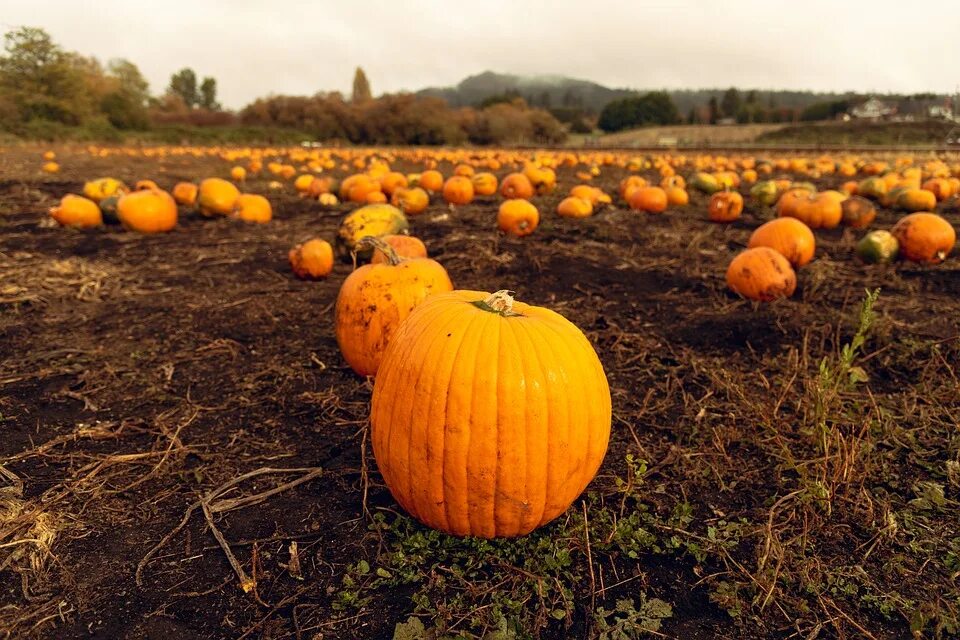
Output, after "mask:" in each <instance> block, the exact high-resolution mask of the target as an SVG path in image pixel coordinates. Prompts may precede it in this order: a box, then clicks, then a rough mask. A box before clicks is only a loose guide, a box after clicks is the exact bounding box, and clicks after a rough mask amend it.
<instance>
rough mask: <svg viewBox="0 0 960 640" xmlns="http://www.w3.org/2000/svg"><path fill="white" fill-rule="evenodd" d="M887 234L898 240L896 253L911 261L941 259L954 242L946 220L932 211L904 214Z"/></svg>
mask: <svg viewBox="0 0 960 640" xmlns="http://www.w3.org/2000/svg"><path fill="white" fill-rule="evenodd" d="M890 233H892V234H893V237H895V238H896V239H897V241H898V242H899V243H900V256H901V257H903V258H906V259H907V260H912V261H913V262H925V263H929V264H936V263H938V262H943V261H944V260H945V259H946V257H947V256H948V255H950V252H951V251H953V245H954V244H956V242H957V233H956V231H954V229H953V227H952V226H951V225H950V223H949V222H947V221H946V220H944V219H943V218H941V217H940V216H938V215H937V214H935V213H927V212H921V213H911V214H910V215H908V216H904V217H902V218H900V220H898V221H897V224H895V225H893V229H891V230H890Z"/></svg>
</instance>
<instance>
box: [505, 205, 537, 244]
mask: <svg viewBox="0 0 960 640" xmlns="http://www.w3.org/2000/svg"><path fill="white" fill-rule="evenodd" d="M538 224H540V212H539V211H538V210H537V208H536V207H535V206H533V205H532V204H531V203H530V202H529V201H528V200H524V199H522V198H514V199H513V200H505V201H504V202H503V203H502V204H501V205H500V209H499V210H498V211H497V228H498V229H500V231H503V232H504V233H509V234H510V235H512V236H518V237H521V236H528V235H530V234H531V233H533V232H534V230H535V229H536V228H537V225H538Z"/></svg>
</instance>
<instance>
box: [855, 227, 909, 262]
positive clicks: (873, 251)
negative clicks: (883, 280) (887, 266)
mask: <svg viewBox="0 0 960 640" xmlns="http://www.w3.org/2000/svg"><path fill="white" fill-rule="evenodd" d="M856 251H857V256H858V257H859V258H860V259H861V260H863V261H864V262H869V263H871V264H873V263H877V262H890V261H892V260H895V259H896V258H897V254H898V253H899V251H900V243H899V242H898V241H897V239H896V238H895V237H894V235H893V234H892V233H890V232H889V231H885V230H883V229H878V230H876V231H871V232H870V233H868V234H867V235H865V236H863V237H862V238H861V239H860V242H858V243H857V248H856Z"/></svg>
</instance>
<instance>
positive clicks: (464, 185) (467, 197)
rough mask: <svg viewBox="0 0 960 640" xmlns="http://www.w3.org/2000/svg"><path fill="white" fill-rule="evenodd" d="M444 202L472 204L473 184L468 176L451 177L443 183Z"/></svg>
mask: <svg viewBox="0 0 960 640" xmlns="http://www.w3.org/2000/svg"><path fill="white" fill-rule="evenodd" d="M443 200H444V201H445V202H446V203H447V204H470V201H471V200H473V183H472V182H470V178H467V177H466V176H451V177H450V178H448V179H447V181H446V182H444V183H443Z"/></svg>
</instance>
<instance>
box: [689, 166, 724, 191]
mask: <svg viewBox="0 0 960 640" xmlns="http://www.w3.org/2000/svg"><path fill="white" fill-rule="evenodd" d="M690 186H691V187H692V188H694V189H696V190H697V191H700V192H702V193H706V194H713V193H716V192H717V191H720V190H721V189H723V185H722V184H720V181H719V180H717V177H716V176H714V175H711V174H709V173H704V172H702V171H701V172H698V173H695V174H693V176H692V177H691V178H690Z"/></svg>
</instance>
